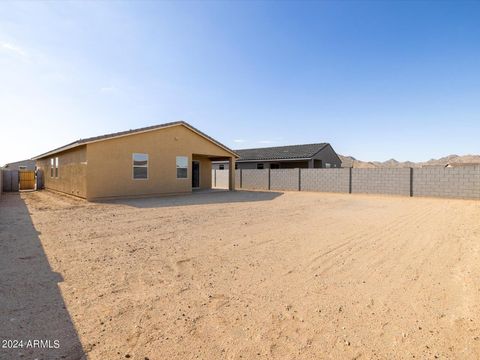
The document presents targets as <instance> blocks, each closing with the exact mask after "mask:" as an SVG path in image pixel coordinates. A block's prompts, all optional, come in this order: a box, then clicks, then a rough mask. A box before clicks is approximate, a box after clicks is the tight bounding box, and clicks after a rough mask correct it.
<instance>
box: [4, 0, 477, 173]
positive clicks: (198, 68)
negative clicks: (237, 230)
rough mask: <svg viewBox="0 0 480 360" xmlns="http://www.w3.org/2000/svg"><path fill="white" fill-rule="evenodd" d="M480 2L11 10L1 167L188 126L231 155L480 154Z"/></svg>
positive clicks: (79, 5)
mask: <svg viewBox="0 0 480 360" xmlns="http://www.w3.org/2000/svg"><path fill="white" fill-rule="evenodd" d="M479 19H480V2H459V1H454V2H436V1H432V2H417V1H415V2H413V1H412V2H386V1H384V2H380V1H375V2H360V1H354V2H348V1H339V2H303V3H302V2H253V1H251V2H226V1H225V2H205V1H202V2H171V3H169V2H138V1H136V2H45V3H41V2H0V124H1V125H2V126H1V134H2V136H1V137H0V165H3V164H5V163H6V162H11V161H16V160H21V159H24V158H29V157H32V156H35V155H38V154H40V153H43V152H45V151H48V150H51V149H53V148H55V147H58V146H61V145H64V144H66V143H68V142H71V141H73V140H76V139H79V138H84V137H89V136H95V135H101V134H104V133H110V132H116V131H122V130H128V129H133V128H137V127H143V126H149V125H153V124H159V123H164V122H170V121H176V120H185V121H187V122H189V123H191V124H192V125H193V126H195V127H197V128H199V129H200V130H202V131H204V132H205V133H207V134H209V135H210V136H212V137H214V138H216V139H217V140H219V141H220V142H222V143H224V144H225V145H227V146H230V147H231V148H234V149H237V148H249V147H261V146H275V145H287V144H298V143H312V142H330V143H331V144H332V146H333V147H334V149H335V150H336V151H337V152H338V153H340V154H344V155H352V156H354V157H356V158H358V159H361V160H365V161H372V160H380V161H382V160H387V159H390V158H395V159H397V160H401V161H405V160H412V161H424V160H429V159H430V158H438V157H441V156H445V155H448V154H459V155H463V154H478V153H480V141H479V134H480V66H479V64H480V21H479Z"/></svg>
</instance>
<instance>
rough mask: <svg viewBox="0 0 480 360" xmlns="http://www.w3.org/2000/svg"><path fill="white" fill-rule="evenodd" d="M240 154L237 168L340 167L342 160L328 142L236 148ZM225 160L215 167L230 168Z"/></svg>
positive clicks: (215, 164) (218, 168)
mask: <svg viewBox="0 0 480 360" xmlns="http://www.w3.org/2000/svg"><path fill="white" fill-rule="evenodd" d="M235 152H236V153H237V154H238V155H239V156H240V157H239V158H238V159H237V160H236V163H235V165H236V168H237V169H293V168H339V167H341V166H342V160H340V158H339V157H338V155H337V153H336V152H335V150H333V148H332V146H331V145H330V144H328V143H319V144H302V145H289V146H275V147H265V148H256V149H243V150H235ZM228 165H229V164H228V163H226V162H225V161H216V162H214V163H213V168H214V169H217V170H226V169H229V167H228Z"/></svg>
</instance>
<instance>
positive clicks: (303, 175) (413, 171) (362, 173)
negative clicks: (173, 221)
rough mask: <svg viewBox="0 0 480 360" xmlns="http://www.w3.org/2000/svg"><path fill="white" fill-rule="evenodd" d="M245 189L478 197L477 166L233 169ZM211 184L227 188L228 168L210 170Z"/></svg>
mask: <svg viewBox="0 0 480 360" xmlns="http://www.w3.org/2000/svg"><path fill="white" fill-rule="evenodd" d="M235 171H236V173H235V187H236V188H237V189H245V190H285V191H318V192H338V193H351V194H352V193H355V194H362V193H363V194H391V195H403V196H433V197H445V198H462V199H480V165H478V166H465V167H452V168H433V167H432V168H398V169H394V168H384V169H348V168H334V169H262V170H246V169H241V170H235ZM212 172H213V174H212V179H215V181H213V183H212V186H213V187H214V188H228V170H212Z"/></svg>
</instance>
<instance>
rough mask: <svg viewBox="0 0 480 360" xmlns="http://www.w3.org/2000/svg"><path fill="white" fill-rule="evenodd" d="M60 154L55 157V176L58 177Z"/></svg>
mask: <svg viewBox="0 0 480 360" xmlns="http://www.w3.org/2000/svg"><path fill="white" fill-rule="evenodd" d="M58 173H59V171H58V156H57V157H56V158H55V177H56V178H58Z"/></svg>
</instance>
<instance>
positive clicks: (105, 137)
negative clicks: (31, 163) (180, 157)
mask: <svg viewBox="0 0 480 360" xmlns="http://www.w3.org/2000/svg"><path fill="white" fill-rule="evenodd" d="M177 125H183V126H185V127H187V128H189V129H191V130H193V131H194V132H196V133H198V134H200V135H201V136H203V137H205V138H207V139H208V140H210V141H212V142H213V143H215V144H216V145H218V146H220V147H222V148H224V149H225V150H227V151H229V152H231V153H232V154H236V153H235V151H233V150H231V149H230V148H228V147H227V146H225V145H223V144H222V143H220V142H219V141H217V140H215V139H214V138H212V137H210V136H208V135H207V134H205V133H203V132H201V131H200V130H198V129H196V128H194V127H193V126H192V125H190V124H188V123H187V122H185V121H174V122H169V123H164V124H159V125H153V126H147V127H143V128H138V129H131V130H127V131H120V132H116V133H111V134H105V135H100V136H93V137H89V138H85V139H79V140H77V141H74V142H71V143H69V144H67V145H64V146H61V147H59V148H56V149H53V150H50V151H48V152H46V153H44V154H41V155H38V156H35V157H33V158H32V159H34V160H36V159H41V158H43V157H46V156H49V155H51V154H55V153H58V152H61V151H64V150H68V149H72V148H75V147H77V146H80V145H85V144H88V143H91V142H95V141H102V140H108V139H110V138H115V137H119V136H126V135H132V134H136V133H141V132H146V131H152V130H157V129H161V128H166V127H171V126H177Z"/></svg>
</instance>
